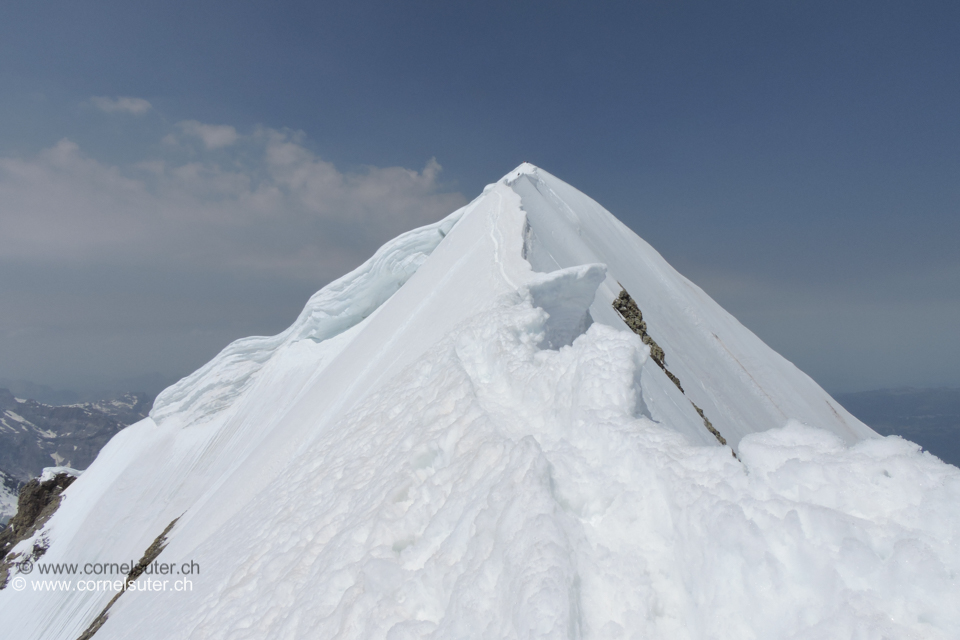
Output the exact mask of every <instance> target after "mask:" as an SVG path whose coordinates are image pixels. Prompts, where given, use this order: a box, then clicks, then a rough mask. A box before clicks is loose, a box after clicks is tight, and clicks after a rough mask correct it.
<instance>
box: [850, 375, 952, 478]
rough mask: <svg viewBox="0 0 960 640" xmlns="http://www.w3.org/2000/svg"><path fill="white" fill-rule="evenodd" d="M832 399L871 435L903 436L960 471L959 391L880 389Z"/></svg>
mask: <svg viewBox="0 0 960 640" xmlns="http://www.w3.org/2000/svg"><path fill="white" fill-rule="evenodd" d="M834 398H835V399H836V400H837V401H838V402H839V403H840V404H842V405H843V406H844V407H845V408H846V409H847V411H849V412H850V413H852V414H853V415H855V416H856V417H857V418H859V419H860V420H862V421H863V422H865V423H867V424H868V425H870V427H872V428H873V430H874V431H877V432H878V433H880V434H882V435H885V436H888V435H894V434H895V435H899V436H903V437H904V438H906V439H907V440H911V441H913V442H916V443H917V444H919V445H920V446H922V447H923V448H924V449H926V450H927V451H929V452H930V453H932V454H933V455H935V456H937V457H938V458H940V459H941V460H943V461H944V462H947V463H949V464H952V465H954V466H957V467H960V389H946V388H944V389H913V388H903V389H882V390H879V391H864V392H862V393H848V394H842V395H837V396H834Z"/></svg>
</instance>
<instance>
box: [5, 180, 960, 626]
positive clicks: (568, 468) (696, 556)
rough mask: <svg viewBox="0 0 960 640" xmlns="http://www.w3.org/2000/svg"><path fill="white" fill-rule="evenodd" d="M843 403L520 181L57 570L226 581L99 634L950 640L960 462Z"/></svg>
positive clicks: (117, 467)
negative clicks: (136, 561) (170, 568)
mask: <svg viewBox="0 0 960 640" xmlns="http://www.w3.org/2000/svg"><path fill="white" fill-rule="evenodd" d="M618 281H622V282H623V284H624V287H625V288H626V289H627V290H628V291H629V292H630V295H631V296H633V297H635V298H636V302H637V304H638V308H639V309H642V310H643V321H644V322H646V323H647V327H646V331H647V332H649V335H650V337H651V341H655V343H656V344H658V345H660V346H661V347H663V350H664V352H666V353H667V354H668V358H669V361H670V367H671V370H674V371H676V373H677V376H678V378H680V379H681V380H683V384H684V391H686V393H687V394H688V395H689V397H687V396H685V395H684V393H682V392H681V391H680V389H678V387H677V385H675V384H674V382H673V381H672V380H671V379H670V378H669V377H668V376H667V375H666V374H665V373H664V371H663V370H661V368H660V367H659V366H658V365H657V364H656V363H655V362H653V358H652V357H651V355H650V345H648V344H645V343H644V341H643V339H642V338H641V336H639V335H637V334H635V333H633V332H632V331H631V330H629V329H628V327H627V326H626V325H625V324H624V322H623V320H622V319H621V318H620V316H619V315H618V314H617V312H616V311H615V310H614V308H613V301H614V300H615V299H616V297H617V295H618V294H619V292H620V290H621V289H620V287H619V285H618V284H617V282H618ZM691 401H695V402H696V403H697V406H702V407H704V410H705V412H706V414H707V415H709V416H710V418H711V420H714V421H716V422H717V423H719V425H720V430H721V432H722V433H724V434H725V436H726V437H727V438H728V440H729V441H730V444H731V445H732V447H733V448H735V449H736V451H737V452H738V455H739V459H737V458H735V457H733V456H731V455H730V453H731V448H732V447H730V446H720V445H719V444H718V442H717V440H716V439H715V438H714V437H713V435H712V434H711V433H710V432H709V431H708V430H707V429H706V428H705V427H704V423H703V421H702V420H701V419H700V416H699V415H698V414H697V411H696V410H695V409H694V408H693V405H692V404H691ZM830 401H831V399H830V397H829V396H828V395H827V394H826V393H825V392H823V390H822V389H820V388H819V387H818V386H816V384H815V383H814V382H813V381H812V380H810V379H809V378H807V377H806V376H804V375H803V374H802V373H801V372H799V371H797V370H796V368H795V367H793V366H792V365H791V364H790V363H788V362H786V361H785V360H783V358H781V357H780V356H778V355H777V354H775V353H773V352H772V351H771V350H770V349H769V348H768V347H766V345H763V343H762V342H760V341H759V339H757V338H756V337H755V336H753V335H752V334H751V333H750V332H749V331H747V330H746V329H745V328H744V327H742V325H740V324H739V323H737V322H736V320H735V319H733V318H732V317H731V316H729V314H727V313H726V312H724V311H723V310H722V309H720V308H719V306H717V305H716V303H714V302H713V301H712V300H710V299H709V298H708V297H706V294H704V293H703V292H702V291H701V290H700V289H698V288H696V287H695V286H694V285H693V284H692V283H690V282H689V281H687V280H686V279H685V278H683V277H682V276H681V275H680V274H678V273H676V271H674V270H673V269H672V268H671V267H670V266H669V265H668V264H666V262H665V261H663V259H662V257H660V256H659V254H657V253H656V252H655V251H654V250H653V249H652V248H651V247H649V245H647V244H646V243H644V242H643V241H642V240H640V239H639V238H638V237H637V236H636V235H635V234H633V232H631V231H629V230H628V229H626V228H625V227H624V226H623V225H622V224H620V223H619V221H617V220H616V219H615V218H614V217H613V216H612V215H611V214H610V213H609V212H606V211H605V210H604V209H603V208H602V207H600V205H598V204H597V203H596V202H594V201H592V200H590V199H589V198H587V197H586V196H585V195H583V194H581V193H580V192H578V191H576V190H575V189H573V188H572V187H570V186H569V185H566V184H565V183H563V182H561V181H559V180H557V179H556V178H554V177H553V176H550V175H549V174H548V173H547V172H545V171H542V170H540V169H537V168H536V167H533V166H532V165H522V166H521V167H519V168H518V169H517V170H516V171H514V172H512V173H511V174H508V176H506V177H505V178H504V179H502V180H501V181H499V182H497V183H494V184H492V185H489V186H488V187H487V188H486V189H485V190H484V193H483V194H482V195H481V196H479V197H478V198H477V199H476V200H474V201H473V202H472V203H470V204H469V205H467V206H466V207H464V208H463V209H461V210H460V211H458V212H455V213H454V214H452V215H451V216H450V217H449V218H447V219H446V220H444V221H442V222H441V223H438V225H434V226H432V227H428V228H424V229H421V230H417V231H414V232H411V233H409V234H405V235H404V236H401V237H400V238H398V239H397V240H395V241H393V242H391V243H388V245H386V246H385V247H384V248H383V249H381V250H380V251H379V252H377V254H376V255H375V256H374V258H373V259H371V261H369V262H368V263H366V264H365V265H363V266H362V267H360V268H359V269H357V270H355V271H354V272H353V273H351V274H349V275H348V276H345V277H344V278H342V279H341V280H339V281H337V282H336V283H333V284H331V285H330V286H328V287H326V288H324V289H323V290H322V291H321V292H320V293H318V294H316V295H315V296H314V297H313V298H312V299H311V301H310V302H309V303H308V305H307V308H306V309H305V310H304V312H303V313H302V314H301V316H300V317H299V318H298V320H297V322H296V323H295V324H294V325H293V326H292V327H291V328H290V329H288V330H287V331H286V332H284V333H282V334H280V335H279V336H275V337H273V338H252V339H248V340H246V341H238V342H236V343H234V344H233V345H231V346H230V347H228V348H227V349H225V350H224V352H223V353H221V354H220V356H218V357H217V358H216V359H215V360H214V361H213V362H211V363H210V364H208V365H206V366H205V367H204V368H202V369H201V370H200V371H198V372H197V373H196V374H194V375H193V376H190V377H188V378H186V379H184V380H183V381H181V382H180V383H178V384H177V385H175V386H174V387H173V388H171V389H170V390H168V391H167V392H165V393H164V394H163V396H162V397H161V400H160V401H158V405H159V407H158V408H157V409H156V410H155V413H154V415H153V417H152V418H147V419H145V420H144V421H142V422H141V423H138V424H136V425H133V426H132V427H129V428H128V429H125V430H124V431H122V432H120V433H119V434H118V435H117V436H116V437H115V438H114V439H113V440H111V442H110V443H108V445H107V446H106V447H105V448H104V450H103V451H102V452H101V455H100V457H99V458H98V459H97V460H96V462H95V463H94V464H93V465H91V467H90V468H89V469H88V470H87V471H85V472H84V474H83V475H82V476H81V477H80V478H79V479H77V481H76V482H75V483H73V484H72V485H71V486H70V487H69V489H68V490H67V491H66V492H65V494H64V501H63V503H62V505H61V506H60V508H59V510H58V511H57V512H56V514H54V516H53V517H52V518H51V519H50V521H48V523H47V525H46V526H45V528H44V531H43V532H42V533H43V535H44V536H46V539H47V540H49V541H50V546H49V549H48V551H47V553H46V555H45V556H44V559H45V561H48V562H51V563H55V562H80V563H83V562H117V561H118V560H126V559H129V558H137V557H144V556H145V555H149V554H145V553H144V549H149V548H151V546H152V543H151V541H154V542H155V541H156V540H157V539H158V533H161V532H162V531H163V532H164V534H162V535H163V536H165V543H166V544H167V546H166V547H165V548H164V549H163V550H162V552H161V553H160V555H159V556H158V558H157V559H158V560H159V561H167V562H183V561H193V562H196V563H198V564H199V566H200V567H201V572H200V574H199V575H197V576H195V577H194V580H193V589H192V591H190V592H181V591H176V590H173V589H169V590H160V591H152V592H146V591H140V590H130V591H128V592H126V593H125V594H124V596H123V597H122V598H119V599H118V600H117V601H116V604H115V605H114V606H112V607H111V608H110V609H109V611H108V613H107V615H106V617H105V619H104V620H101V621H98V623H97V624H99V622H102V623H103V624H102V627H98V630H97V631H96V640H111V639H120V638H131V637H136V638H142V639H144V640H165V639H167V638H188V639H191V640H214V639H224V640H226V639H228V638H229V639H230V640H259V639H262V638H290V639H300V638H316V637H322V638H332V639H340V640H348V639H349V640H352V639H357V638H370V639H378V640H379V639H381V638H386V639H388V640H405V639H413V638H418V639H433V640H441V639H446V638H481V639H491V640H500V639H503V638H542V639H550V640H554V639H556V640H560V639H565V640H568V639H571V638H573V639H604V640H606V639H616V638H663V639H667V638H669V639H670V640H687V639H689V640H707V639H723V640H726V639H731V640H733V639H736V640H742V639H750V638H755V639H760V638H794V639H810V640H813V639H817V640H819V639H822V638H831V639H833V638H836V639H841V638H862V639H870V640H880V639H881V638H925V639H927V638H931V639H947V638H952V637H954V636H955V632H956V629H958V628H960V610H958V609H957V607H956V602H958V601H960V582H958V581H957V579H956V578H957V576H958V575H960V506H958V505H960V470H958V469H956V468H955V467H951V466H949V465H945V464H943V463H941V462H940V461H939V460H937V459H936V458H934V457H933V456H931V455H929V454H926V453H923V452H922V451H920V449H919V447H917V446H916V445H914V444H912V443H909V442H907V441H905V440H902V439H900V438H896V437H889V438H879V437H877V436H876V434H874V433H873V432H872V431H870V430H869V429H868V428H867V427H865V426H863V425H861V424H860V423H858V422H857V421H856V420H855V419H854V418H852V416H848V415H844V413H843V412H842V410H840V411H837V412H833V411H831V410H830V408H829V407H830V406H831V405H830V404H829V403H830ZM186 426H190V427H191V428H183V427H186ZM172 521H175V522H176V524H175V526H173V527H172V528H170V525H169V524H168V523H171V522H172ZM164 527H167V529H166V530H164ZM167 534H168V535H167ZM38 535H39V534H38ZM21 544H22V545H28V544H31V541H24V542H22V543H21ZM31 579H33V578H31ZM112 597H113V594H112V593H110V592H91V591H86V592H83V593H80V592H78V591H60V592H41V591H39V590H32V589H30V588H26V589H25V590H23V591H21V592H13V591H11V590H10V589H7V590H5V591H4V592H3V593H0V625H2V628H3V629H4V630H5V632H7V634H8V635H10V637H17V638H25V639H37V640H39V639H41V638H43V639H44V640H46V639H56V640H75V639H76V638H77V636H78V635H79V634H80V633H82V632H83V630H84V629H87V628H88V627H89V626H90V624H91V622H93V621H94V620H97V616H98V614H100V612H103V611H104V610H105V609H104V607H105V606H106V605H107V604H108V602H110V600H111V598H112Z"/></svg>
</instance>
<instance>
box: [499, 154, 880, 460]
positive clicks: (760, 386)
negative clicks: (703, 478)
mask: <svg viewBox="0 0 960 640" xmlns="http://www.w3.org/2000/svg"><path fill="white" fill-rule="evenodd" d="M502 182H503V183H504V184H507V185H510V187H511V188H512V189H513V190H514V191H516V192H517V193H518V194H520V196H521V199H522V200H521V206H522V207H523V209H524V211H525V213H526V216H527V224H528V226H527V228H526V230H525V234H524V236H525V242H524V255H525V256H526V257H527V259H528V260H529V261H530V264H531V265H532V266H533V268H534V269H536V270H538V271H552V270H554V269H557V268H560V267H571V266H574V265H580V264H589V263H596V262H600V263H603V264H605V265H606V266H607V274H608V275H607V280H606V282H604V284H603V285H602V286H601V288H600V293H599V294H598V296H597V300H596V301H595V303H594V305H593V306H591V308H590V313H591V316H592V317H593V319H594V320H595V321H597V322H602V323H604V324H608V325H610V326H616V327H622V326H624V325H623V323H622V321H621V320H620V318H619V317H618V316H617V315H616V313H614V312H613V310H612V309H611V308H610V307H611V304H612V303H613V301H614V299H616V297H617V296H618V295H619V294H620V291H621V287H622V288H624V289H626V291H627V292H628V294H629V295H630V296H631V297H632V298H633V299H634V300H635V301H636V302H637V304H638V306H639V308H640V311H641V312H642V313H643V316H644V318H645V320H646V322H647V330H648V332H649V334H650V335H651V336H652V337H653V339H654V340H655V341H656V343H657V344H658V345H659V346H660V347H662V348H663V350H664V352H665V354H666V368H667V370H668V371H670V372H671V373H673V374H674V375H676V377H678V378H679V379H680V381H681V382H682V383H683V389H684V392H685V395H686V396H687V397H688V398H689V400H690V401H692V402H693V403H695V404H696V405H697V406H698V407H700V408H701V409H702V410H703V411H704V412H705V415H706V417H707V418H708V419H709V420H710V421H711V422H712V424H713V426H714V427H715V428H716V429H718V430H719V432H720V433H721V434H722V435H723V437H724V438H726V440H727V441H728V442H729V444H730V445H731V446H733V448H734V449H737V448H738V446H739V442H740V439H741V438H743V437H744V436H746V435H747V434H750V433H754V432H757V431H765V430H767V429H771V428H774V427H782V426H783V425H784V424H786V423H787V421H789V420H791V419H795V420H799V421H801V422H805V423H807V424H816V425H819V426H821V427H823V428H825V429H829V430H830V431H832V432H834V433H836V434H837V435H838V436H839V437H841V438H842V439H843V440H844V441H845V442H847V443H848V444H850V443H854V442H857V441H858V440H860V439H862V438H869V437H875V436H876V434H875V433H874V432H873V431H872V430H871V429H870V428H869V427H867V426H866V425H865V424H863V423H862V422H860V421H859V420H857V419H856V418H855V417H853V416H852V415H851V414H849V413H848V412H847V411H845V410H844V409H843V407H841V406H840V404H839V403H837V402H835V401H834V400H833V399H832V398H831V397H830V396H829V395H828V394H827V393H826V392H824V391H823V390H822V389H821V388H820V387H819V386H818V385H817V384H816V383H815V382H814V381H813V380H811V379H810V378H809V377H808V376H807V375H806V374H804V373H803V372H802V371H800V370H799V369H797V368H796V367H795V366H793V365H792V364H791V363H790V362H788V361H786V360H785V359H784V358H782V357H781V356H780V355H779V354H777V353H776V352H774V351H773V350H772V349H770V348H769V347H768V346H767V345H765V344H764V343H763V342H762V341H761V340H760V339H759V338H757V337H756V336H755V335H754V334H753V333H751V332H750V331H749V330H748V329H746V328H745V327H744V326H743V325H741V324H740V323H739V322H737V320H736V319H735V318H734V317H733V316H731V315H730V314H729V313H727V312H726V311H724V310H723V309H722V308H721V307H720V306H719V305H718V304H717V303H716V302H714V301H713V300H712V299H711V298H710V297H709V296H707V295H706V294H705V293H704V292H703V291H702V290H701V289H700V288H699V287H697V286H696V285H695V284H693V283H692V282H690V281H689V280H687V279H686V278H684V277H683V276H682V275H680V274H679V273H677V271H676V270H675V269H673V267H671V266H670V265H669V264H667V262H666V261H665V260H664V259H663V257H661V256H660V254H659V253H657V252H656V251H655V250H654V249H653V247H651V246H650V245H649V244H647V243H646V242H644V241H643V240H642V239H641V238H640V237H638V236H637V234H635V233H634V232H633V231H631V230H630V229H628V228H627V227H626V226H624V225H623V223H621V222H620V221H619V220H617V219H616V218H615V217H614V216H613V215H612V214H611V213H610V212H608V211H607V210H606V209H604V208H603V207H601V206H600V205H599V204H597V203H596V202H595V201H594V200H592V199H590V198H589V197H587V196H586V195H584V194H583V193H581V192H579V191H577V190H576V189H574V188H573V187H571V186H570V185H568V184H566V183H564V182H563V181H561V180H559V179H557V178H556V177H554V176H552V175H550V174H549V173H547V172H546V171H544V170H543V169H539V168H537V167H533V166H532V165H523V166H521V167H520V168H519V169H518V170H516V171H514V172H513V173H510V174H508V175H507V176H505V177H504V178H503V180H502ZM654 364H655V363H653V362H652V361H651V362H650V363H648V365H647V367H648V368H650V369H651V370H650V371H648V372H645V376H646V377H647V378H649V379H650V382H651V384H647V385H644V389H645V392H649V395H646V396H645V397H644V400H645V401H647V402H648V404H649V405H651V406H652V407H658V406H664V407H669V406H670V405H672V404H673V402H672V401H668V400H667V399H666V398H664V397H659V396H662V395H665V394H670V395H671V396H673V395H675V394H673V392H672V391H670V390H668V389H665V388H663V387H665V385H667V384H673V383H672V382H671V381H669V379H668V378H667V376H666V374H665V373H664V372H658V371H656V370H653V369H652V368H653V366H654ZM654 381H656V383H655V384H654V383H653V382H654ZM655 396H657V397H655ZM688 404H689V403H688ZM662 415H663V417H664V418H666V417H667V415H668V414H667V413H666V412H664V413H663V414H662ZM667 419H668V420H669V421H670V423H671V424H685V425H687V427H688V428H689V429H690V430H693V429H695V428H696V425H697V424H699V425H700V428H702V425H703V421H702V419H700V418H699V416H698V415H697V414H696V413H695V412H693V411H690V410H689V408H688V407H678V411H677V412H673V413H672V414H671V416H670V418H667ZM677 420H679V423H678V422H677Z"/></svg>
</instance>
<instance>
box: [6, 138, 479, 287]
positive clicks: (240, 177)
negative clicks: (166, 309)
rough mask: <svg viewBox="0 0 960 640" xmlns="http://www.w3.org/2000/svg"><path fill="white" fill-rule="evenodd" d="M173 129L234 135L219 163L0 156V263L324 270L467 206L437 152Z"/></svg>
mask: <svg viewBox="0 0 960 640" xmlns="http://www.w3.org/2000/svg"><path fill="white" fill-rule="evenodd" d="M178 128H181V129H182V130H190V131H191V132H198V133H197V135H198V136H200V137H201V139H202V140H204V145H205V147H207V148H208V149H215V148H221V149H224V148H225V146H224V145H226V144H227V142H226V141H227V140H230V139H232V141H233V145H234V146H232V147H231V148H230V149H228V150H227V151H228V153H229V154H231V155H229V156H228V157H227V158H226V159H224V158H223V156H222V155H218V156H217V158H218V160H219V161H221V162H224V164H219V163H218V162H215V161H214V160H212V159H210V158H207V157H205V154H200V157H199V158H196V157H195V158H193V159H192V160H191V161H190V162H170V161H168V160H165V159H162V158H147V159H145V160H144V161H141V162H138V163H135V164H131V165H130V166H124V167H117V166H110V165H108V164H105V163H102V162H99V161H98V160H95V159H93V158H91V157H89V156H87V155H85V154H84V153H83V152H82V151H81V149H80V148H79V147H78V146H77V145H76V144H75V143H73V142H71V141H69V140H66V139H64V140H61V141H60V142H59V143H57V144H56V145H55V146H53V147H52V148H49V149H46V150H44V151H42V152H40V153H39V154H37V155H36V156H33V157H29V158H2V159H0V259H4V260H15V261H18V262H36V263H44V264H71V263H77V264H80V263H83V264H89V263H91V262H95V263H101V264H113V265H124V264H136V265H152V266H153V267H156V268H160V269H163V268H166V267H169V268H177V269H182V268H185V267H186V268H195V269H196V270H197V272H198V274H200V276H198V277H202V273H204V272H216V271H223V270H227V271H231V270H245V271H254V272H261V273H270V274H273V275H274V276H280V277H286V276H289V277H295V278H310V279H312V280H316V279H317V278H323V279H329V278H333V277H335V276H337V275H339V274H341V273H343V272H345V271H346V270H348V269H349V268H352V267H353V266H355V265H356V264H358V263H359V262H361V261H362V260H363V259H365V258H366V257H368V256H369V255H370V254H371V253H372V252H373V251H374V250H375V249H376V247H377V246H379V245H380V244H381V243H382V242H384V241H386V240H388V239H390V238H391V237H393V236H395V235H397V234H398V233H400V232H402V231H404V230H407V229H410V228H413V227H415V226H419V225H422V224H426V223H428V222H431V221H434V220H437V219H439V218H440V217H442V216H443V215H445V214H447V213H449V212H450V211H453V210H454V209H456V208H457V207H459V206H461V205H462V204H464V202H465V199H464V198H463V196H462V195H460V194H459V193H450V192H446V191H444V189H443V188H442V185H441V183H440V182H439V173H440V166H439V164H437V163H436V161H435V160H430V161H429V162H428V163H427V165H426V167H425V168H424V169H423V170H422V171H414V170H410V169H404V168H401V167H387V168H379V167H368V168H366V169H364V170H362V171H359V172H343V171H340V170H339V169H337V168H336V167H335V166H334V165H333V164H331V163H329V162H327V161H324V160H323V159H321V158H319V157H318V156H317V155H316V154H314V153H313V152H311V151H310V150H309V149H307V148H306V147H305V146H303V144H302V142H301V140H300V138H299V137H298V136H296V135H293V134H291V133H289V132H282V131H277V130H272V129H261V130H258V131H256V132H255V133H253V134H251V135H247V136H240V135H239V134H237V132H236V130H235V129H233V128H232V127H223V128H218V127H209V125H203V124H201V123H192V124H190V125H189V126H188V127H184V125H183V123H181V125H178ZM211 131H213V132H214V133H213V134H211V133H210V132H211ZM199 132H205V133H207V134H210V136H211V137H209V138H204V137H203V134H201V133H199ZM218 136H219V137H218ZM240 167H242V168H240ZM283 274H286V276H284V275H283Z"/></svg>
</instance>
